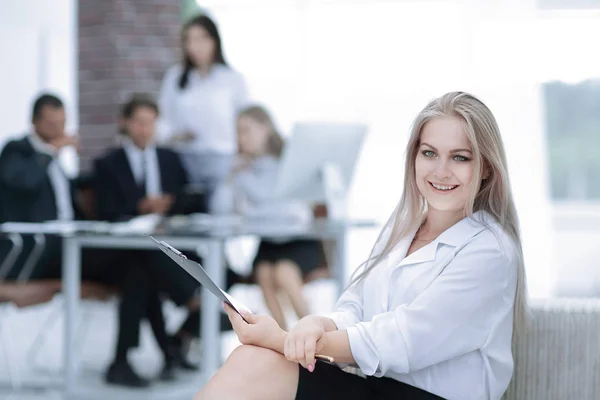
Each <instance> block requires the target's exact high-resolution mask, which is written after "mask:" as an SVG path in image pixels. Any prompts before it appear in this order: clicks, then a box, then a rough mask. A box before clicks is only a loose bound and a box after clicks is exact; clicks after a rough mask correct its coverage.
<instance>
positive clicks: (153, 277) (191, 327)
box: [134, 250, 242, 339]
mask: <svg viewBox="0 0 600 400" xmlns="http://www.w3.org/2000/svg"><path fill="white" fill-rule="evenodd" d="M134 254H135V258H136V260H137V262H139V263H141V264H143V265H144V268H145V269H147V271H148V276H149V278H150V286H151V287H152V288H153V289H154V290H156V291H158V292H159V293H160V294H162V295H164V296H166V297H168V298H170V299H171V300H172V301H173V302H175V303H176V304H177V305H178V306H182V305H185V304H186V303H188V302H189V301H190V300H191V299H192V298H193V296H194V295H195V294H196V293H197V291H198V289H199V288H200V283H198V281H196V279H194V278H193V277H192V276H191V275H190V274H188V273H187V272H186V271H185V270H184V269H183V268H181V267H180V266H179V265H177V264H176V263H175V262H174V261H173V260H171V259H170V258H169V257H168V256H167V255H165V254H164V253H163V252H162V251H160V250H156V251H147V250H137V251H135V252H134ZM186 256H187V257H188V258H189V259H191V260H194V261H197V262H199V263H202V261H201V260H200V258H199V257H198V256H196V255H195V254H189V253H186ZM241 280H242V279H241V277H240V276H238V275H237V274H236V273H235V272H233V271H232V270H231V269H230V268H227V278H226V284H225V290H228V289H229V288H230V287H231V286H232V285H233V284H235V283H237V282H240V281H241ZM228 324H229V321H228V320H227V321H223V323H222V325H225V327H226V328H229V327H230V325H229V326H228ZM180 331H182V332H185V333H188V334H191V335H193V336H196V337H198V336H199V335H200V315H199V312H198V311H194V312H191V313H189V315H188V317H187V319H186V320H185V322H184V323H183V324H182V326H181V327H180ZM157 339H158V338H157Z"/></svg>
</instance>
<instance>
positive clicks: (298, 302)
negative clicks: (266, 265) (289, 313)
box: [275, 260, 310, 318]
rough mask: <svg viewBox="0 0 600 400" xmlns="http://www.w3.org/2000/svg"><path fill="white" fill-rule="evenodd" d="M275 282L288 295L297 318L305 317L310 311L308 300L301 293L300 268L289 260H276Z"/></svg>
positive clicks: (302, 281) (302, 280) (302, 284)
mask: <svg viewBox="0 0 600 400" xmlns="http://www.w3.org/2000/svg"><path fill="white" fill-rule="evenodd" d="M275 282H276V284H277V286H279V288H281V289H282V290H284V291H285V292H286V293H287V295H288V296H289V298H290V302H291V303H292V307H293V308H294V311H296V315H297V316H298V318H304V317H306V316H307V315H308V314H309V313H310V311H309V309H308V302H307V301H306V299H305V298H304V293H302V288H303V287H304V279H302V272H301V271H300V268H299V267H298V266H297V265H296V264H295V263H294V262H292V261H289V260H282V261H278V262H277V264H275Z"/></svg>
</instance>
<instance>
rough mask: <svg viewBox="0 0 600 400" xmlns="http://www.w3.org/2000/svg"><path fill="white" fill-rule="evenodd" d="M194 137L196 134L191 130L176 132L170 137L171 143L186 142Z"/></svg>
mask: <svg viewBox="0 0 600 400" xmlns="http://www.w3.org/2000/svg"><path fill="white" fill-rule="evenodd" d="M194 139H196V134H194V133H192V132H184V133H177V134H175V135H173V137H172V138H171V142H172V143H188V142H191V141H192V140H194Z"/></svg>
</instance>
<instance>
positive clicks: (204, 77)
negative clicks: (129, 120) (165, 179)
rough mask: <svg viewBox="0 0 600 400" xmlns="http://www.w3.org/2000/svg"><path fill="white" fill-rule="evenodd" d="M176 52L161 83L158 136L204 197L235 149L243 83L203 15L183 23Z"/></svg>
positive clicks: (228, 165) (226, 168) (226, 169)
mask: <svg viewBox="0 0 600 400" xmlns="http://www.w3.org/2000/svg"><path fill="white" fill-rule="evenodd" d="M182 50H183V62H182V63H181V64H178V65H174V66H173V67H171V68H170V69H169V70H168V71H167V73H166V74H165V77H164V79H163V82H162V86H161V91H160V96H159V106H160V110H161V121H160V124H159V125H160V136H161V139H162V141H167V142H170V143H172V145H173V146H174V148H175V149H177V150H178V151H179V152H180V153H181V156H182V161H183V164H184V167H185V168H186V170H187V173H188V176H189V178H190V181H191V183H192V184H195V185H197V186H199V188H201V189H203V190H205V191H206V192H207V195H208V196H210V195H211V193H212V190H213V189H214V187H215V186H216V185H217V184H218V183H219V181H220V180H221V179H222V178H223V177H224V176H225V175H227V173H228V172H229V170H230V168H231V164H232V162H233V157H234V154H235V152H236V151H237V137H236V116H237V113H238V111H239V110H240V109H241V108H242V106H243V105H244V104H245V102H246V85H245V82H244V79H243V78H242V76H241V75H240V74H239V73H238V72H236V71H234V70H233V69H232V68H230V67H229V66H228V65H227V63H226V62H225V58H224V56H223V49H222V45H221V37H220V35H219V31H218V29H217V26H216V25H215V23H214V22H213V21H212V20H211V19H210V18H209V17H207V16H206V15H200V16H198V17H195V18H194V19H192V20H190V21H189V22H188V23H187V24H185V26H184V27H183V31H182Z"/></svg>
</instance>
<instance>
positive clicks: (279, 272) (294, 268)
mask: <svg viewBox="0 0 600 400" xmlns="http://www.w3.org/2000/svg"><path fill="white" fill-rule="evenodd" d="M274 272H275V273H274V279H275V282H276V284H277V285H278V286H279V287H284V288H285V287H288V286H289V285H296V284H297V283H298V282H300V283H301V282H302V272H301V271H300V267H298V265H296V263H294V262H293V261H289V260H282V261H279V262H277V264H275V268H274Z"/></svg>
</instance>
